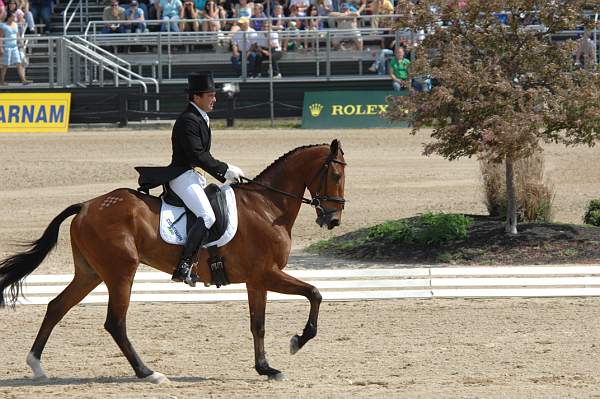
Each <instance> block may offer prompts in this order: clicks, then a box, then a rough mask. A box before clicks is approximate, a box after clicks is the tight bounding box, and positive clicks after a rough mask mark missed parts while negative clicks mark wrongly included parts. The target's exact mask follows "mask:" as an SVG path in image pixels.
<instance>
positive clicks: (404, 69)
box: [390, 46, 410, 91]
mask: <svg viewBox="0 0 600 399" xmlns="http://www.w3.org/2000/svg"><path fill="white" fill-rule="evenodd" d="M394 55H395V57H394V58H392V61H391V62H390V77H391V78H392V82H393V83H392V86H393V88H394V91H402V90H406V89H407V88H408V75H409V73H408V66H409V65H410V60H408V59H406V58H404V47H402V46H397V47H396V51H395V53H394Z"/></svg>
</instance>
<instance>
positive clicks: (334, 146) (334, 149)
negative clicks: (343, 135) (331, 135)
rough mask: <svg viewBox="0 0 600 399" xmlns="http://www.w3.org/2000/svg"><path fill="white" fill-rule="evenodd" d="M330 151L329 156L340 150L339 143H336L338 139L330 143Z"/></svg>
mask: <svg viewBox="0 0 600 399" xmlns="http://www.w3.org/2000/svg"><path fill="white" fill-rule="evenodd" d="M330 149H331V154H332V155H337V153H338V150H339V149H340V142H339V141H338V139H334V140H333V141H332V142H331V146H330Z"/></svg>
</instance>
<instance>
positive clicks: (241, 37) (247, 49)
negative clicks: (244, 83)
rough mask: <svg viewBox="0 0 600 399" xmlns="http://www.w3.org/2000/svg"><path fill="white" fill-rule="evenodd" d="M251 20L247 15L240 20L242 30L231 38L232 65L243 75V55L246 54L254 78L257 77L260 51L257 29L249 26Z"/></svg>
mask: <svg viewBox="0 0 600 399" xmlns="http://www.w3.org/2000/svg"><path fill="white" fill-rule="evenodd" d="M249 24H250V20H249V19H248V18H246V17H243V18H240V19H239V20H238V26H239V27H240V30H238V31H236V32H235V33H234V34H233V38H232V39H231V65H232V66H233V69H234V70H235V71H236V72H237V73H239V74H240V75H241V73H242V56H243V54H244V53H245V54H246V60H245V62H247V65H248V70H247V72H248V76H249V77H251V78H253V77H256V76H257V74H258V71H257V70H256V63H257V58H258V57H260V56H259V51H258V44H257V41H258V35H257V33H256V31H255V30H254V29H252V28H250V27H249Z"/></svg>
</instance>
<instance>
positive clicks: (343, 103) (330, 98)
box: [302, 91, 407, 129]
mask: <svg viewBox="0 0 600 399" xmlns="http://www.w3.org/2000/svg"><path fill="white" fill-rule="evenodd" d="M398 95H406V92H400V93H398V92H393V91H392V92H390V91H317V92H306V93H304V109H303V112H302V127H303V128H306V129H322V128H368V127H402V126H407V123H406V122H393V123H392V122H391V121H390V120H389V119H387V118H386V117H385V116H384V115H385V112H386V111H387V107H388V104H387V102H386V100H385V99H386V97H388V96H398Z"/></svg>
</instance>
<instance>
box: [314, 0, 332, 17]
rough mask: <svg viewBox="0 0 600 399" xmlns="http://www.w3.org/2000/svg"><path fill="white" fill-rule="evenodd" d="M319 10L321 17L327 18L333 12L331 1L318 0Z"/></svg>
mask: <svg viewBox="0 0 600 399" xmlns="http://www.w3.org/2000/svg"><path fill="white" fill-rule="evenodd" d="M317 8H318V10H319V15H321V16H323V17H326V16H328V15H329V13H331V12H332V11H333V3H332V2H331V0H317Z"/></svg>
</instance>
